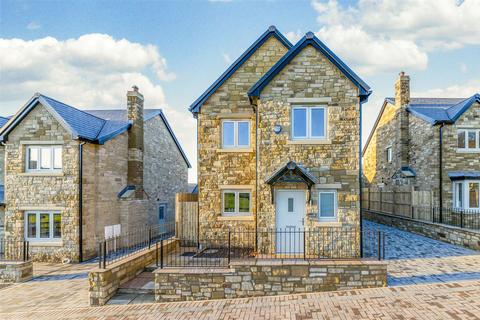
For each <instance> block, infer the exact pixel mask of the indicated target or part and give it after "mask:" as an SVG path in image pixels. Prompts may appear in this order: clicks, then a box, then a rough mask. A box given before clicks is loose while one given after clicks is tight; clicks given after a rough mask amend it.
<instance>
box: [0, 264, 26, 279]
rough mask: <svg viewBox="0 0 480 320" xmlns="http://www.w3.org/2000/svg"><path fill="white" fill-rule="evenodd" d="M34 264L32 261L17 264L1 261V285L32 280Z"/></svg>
mask: <svg viewBox="0 0 480 320" xmlns="http://www.w3.org/2000/svg"><path fill="white" fill-rule="evenodd" d="M32 275H33V263H32V261H26V262H16V261H1V262H0V283H13V282H23V281H26V280H29V279H30V278H32Z"/></svg>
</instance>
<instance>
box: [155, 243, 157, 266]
mask: <svg viewBox="0 0 480 320" xmlns="http://www.w3.org/2000/svg"><path fill="white" fill-rule="evenodd" d="M155 265H156V266H157V268H158V242H156V243H155Z"/></svg>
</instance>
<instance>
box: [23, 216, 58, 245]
mask: <svg viewBox="0 0 480 320" xmlns="http://www.w3.org/2000/svg"><path fill="white" fill-rule="evenodd" d="M32 214H33V215H35V229H36V235H35V237H29V235H28V216H29V215H32ZM42 214H48V215H49V218H48V219H49V221H48V223H49V226H48V229H49V231H48V233H49V236H48V238H41V237H40V223H41V221H40V216H41V215H42ZM55 215H60V237H54V236H53V232H54V216H55ZM24 229H25V232H24V235H25V239H26V240H27V241H30V242H61V241H62V236H63V228H62V214H61V212H59V211H41V210H40V211H25V213H24Z"/></svg>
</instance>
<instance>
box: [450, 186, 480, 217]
mask: <svg viewBox="0 0 480 320" xmlns="http://www.w3.org/2000/svg"><path fill="white" fill-rule="evenodd" d="M453 207H454V208H457V209H473V210H480V180H464V181H456V182H454V183H453Z"/></svg>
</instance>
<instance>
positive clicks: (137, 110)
mask: <svg viewBox="0 0 480 320" xmlns="http://www.w3.org/2000/svg"><path fill="white" fill-rule="evenodd" d="M127 117H128V120H129V121H130V122H131V123H132V128H131V129H130V131H129V133H128V176H127V184H128V185H134V186H135V197H136V198H143V95H142V94H141V93H140V92H138V87H137V86H133V87H132V90H130V91H128V92H127Z"/></svg>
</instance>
